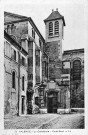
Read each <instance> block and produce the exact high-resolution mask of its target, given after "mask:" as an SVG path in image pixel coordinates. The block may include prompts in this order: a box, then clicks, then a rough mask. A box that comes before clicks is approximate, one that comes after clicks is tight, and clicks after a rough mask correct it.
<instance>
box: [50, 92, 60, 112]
mask: <svg viewBox="0 0 88 135" xmlns="http://www.w3.org/2000/svg"><path fill="white" fill-rule="evenodd" d="M57 108H58V92H57V91H55V90H49V91H48V93H47V112H48V113H57Z"/></svg>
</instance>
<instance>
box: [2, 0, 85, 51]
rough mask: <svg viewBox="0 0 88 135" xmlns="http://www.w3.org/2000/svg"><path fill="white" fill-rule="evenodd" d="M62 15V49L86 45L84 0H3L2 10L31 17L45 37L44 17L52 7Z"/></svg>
mask: <svg viewBox="0 0 88 135" xmlns="http://www.w3.org/2000/svg"><path fill="white" fill-rule="evenodd" d="M56 8H58V11H59V12H60V14H61V15H63V16H64V18H65V22H66V26H65V27H64V40H63V42H62V48H63V50H71V49H79V48H85V47H86V38H87V23H86V17H87V14H86V0H19V1H18V0H14V1H13V0H4V11H7V12H12V13H16V14H20V15H25V16H28V17H31V18H32V19H33V21H34V23H35V24H36V26H37V28H38V29H39V31H40V32H41V34H42V35H43V37H44V38H45V24H44V21H43V20H44V19H46V18H47V17H48V16H49V15H50V13H51V12H52V9H54V10H56Z"/></svg>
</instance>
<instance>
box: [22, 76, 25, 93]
mask: <svg viewBox="0 0 88 135" xmlns="http://www.w3.org/2000/svg"><path fill="white" fill-rule="evenodd" d="M24 84H25V80H24V76H22V90H24Z"/></svg>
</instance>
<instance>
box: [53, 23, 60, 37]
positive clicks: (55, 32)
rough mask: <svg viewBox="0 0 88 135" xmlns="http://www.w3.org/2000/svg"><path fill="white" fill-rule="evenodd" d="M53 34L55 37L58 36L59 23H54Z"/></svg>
mask: <svg viewBox="0 0 88 135" xmlns="http://www.w3.org/2000/svg"><path fill="white" fill-rule="evenodd" d="M54 34H55V35H58V34H59V22H58V21H55V24H54Z"/></svg>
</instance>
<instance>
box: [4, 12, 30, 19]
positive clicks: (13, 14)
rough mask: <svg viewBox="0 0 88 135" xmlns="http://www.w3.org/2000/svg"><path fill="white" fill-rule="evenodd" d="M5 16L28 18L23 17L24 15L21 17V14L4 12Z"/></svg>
mask: <svg viewBox="0 0 88 135" xmlns="http://www.w3.org/2000/svg"><path fill="white" fill-rule="evenodd" d="M5 14H8V15H12V16H17V17H20V18H27V16H23V15H19V14H15V13H11V12H6V11H4V15H5Z"/></svg>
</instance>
